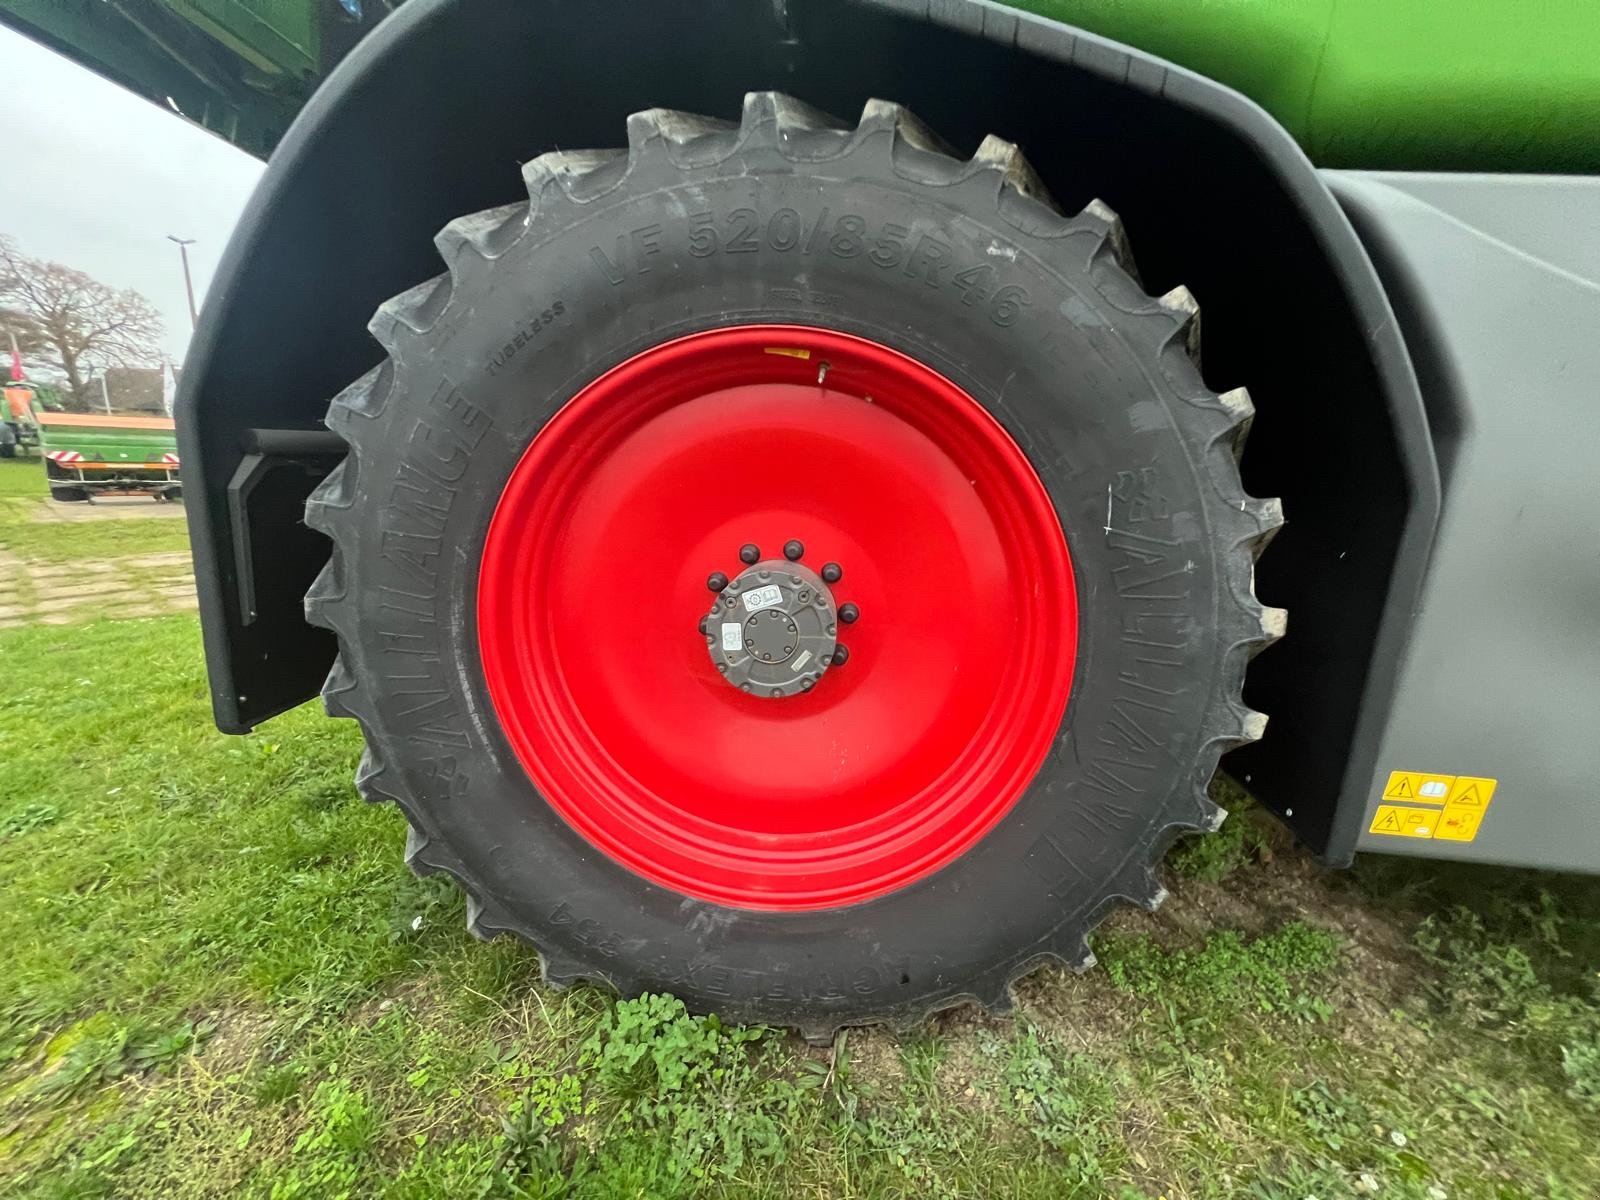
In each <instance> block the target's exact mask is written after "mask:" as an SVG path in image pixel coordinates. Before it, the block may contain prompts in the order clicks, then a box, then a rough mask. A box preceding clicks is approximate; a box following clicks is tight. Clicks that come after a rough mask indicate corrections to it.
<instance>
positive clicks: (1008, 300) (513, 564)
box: [306, 93, 1283, 1039]
mask: <svg viewBox="0 0 1600 1200" xmlns="http://www.w3.org/2000/svg"><path fill="white" fill-rule="evenodd" d="M524 176H525V178H526V181H527V185H528V193H529V200H528V201H527V202H526V203H518V204H514V205H511V206H509V207H506V208H503V209H497V210H494V211H491V212H484V213H479V214H476V215H474V216H468V217H463V218H461V219H459V220H456V221H453V222H452V223H451V224H450V225H448V226H446V228H445V229H444V231H443V232H442V233H440V235H439V236H438V238H437V239H436V241H437V244H438V247H439V251H440V253H441V255H442V256H443V258H444V261H445V263H446V265H447V266H448V268H449V271H448V273H447V274H445V275H441V276H439V277H438V278H437V279H434V280H432V281H430V282H428V283H424V284H421V285H420V286H418V287H416V288H413V289H412V290H411V291H409V292H406V293H404V294H402V295H400V296H397V297H395V298H394V299H393V300H391V301H389V302H388V303H386V304H384V305H383V306H382V307H381V308H380V309H379V310H378V313H377V315H376V316H375V317H374V318H373V321H372V323H371V330H372V332H373V334H374V336H375V337H376V338H377V340H378V341H379V342H380V343H381V344H382V346H383V348H384V349H385V351H386V352H387V358H386V359H385V361H384V362H383V363H382V365H381V366H379V367H378V368H377V369H376V370H374V371H372V372H371V373H370V374H368V375H367V376H365V377H364V378H362V379H360V380H358V381H357V382H356V383H354V384H353V385H351V386H350V387H349V388H348V389H347V390H345V391H344V392H343V393H341V394H340V395H339V396H338V397H337V398H336V399H335V400H334V401H333V404H332V407H331V409H330V411H329V414H328V424H329V426H330V427H331V428H333V429H334V430H336V431H337V432H338V433H339V434H340V435H341V436H342V437H343V438H344V439H345V440H346V441H347V442H348V443H349V445H350V453H349V456H348V458H347V459H346V460H345V462H344V463H343V464H342V465H341V466H340V467H339V468H338V469H337V470H336V471H335V472H334V473H333V474H332V475H330V476H329V477H328V479H327V480H326V481H325V482H324V483H323V484H322V485H321V486H320V487H319V488H318V490H317V491H316V493H315V495H314V496H313V497H312V498H311V501H310V503H309V505H308V508H307V518H306V519H307V521H308V522H309V523H310V524H311V525H312V526H314V527H315V528H317V529H319V530H321V531H323V532H324V533H326V534H327V535H328V536H329V537H330V538H331V539H332V541H333V556H332V560H331V561H330V563H329V564H328V567H327V569H326V570H325V571H324V572H323V574H322V576H321V577H320V578H319V579H318V581H317V583H316V584H315V585H314V587H313V588H312V590H311V592H310V594H309V595H308V597H307V600H306V611H307V614H308V616H309V618H310V619H311V620H312V621H314V622H315V623H317V624H319V625H324V626H326V627H328V628H330V629H332V630H333V631H334V632H335V633H336V634H337V635H338V642H339V657H338V661H337V663H336V665H335V666H334V669H333V671H332V673H331V675H330V676H329V679H328V684H327V687H326V689H325V692H324V699H325V702H326V705H327V708H328V711H329V712H330V713H331V714H333V715H336V716H348V717H354V718H356V719H357V720H358V721H359V722H360V723H361V726H362V729H363V731H364V733H365V735H366V742H367V752H366V755H365V757H364V759H363V761H362V765H361V767H360V771H359V774H358V776H357V783H358V785H359V787H360V789H361V791H362V793H363V794H364V795H365V796H366V797H367V798H368V799H371V800H392V801H393V802H395V803H396V804H398V805H399V806H400V807H401V809H402V810H404V812H405V814H406V817H407V818H408V820H409V821H410V825H411V834H410V837H409V840H408V845H407V848H406V860H407V861H408V862H409V863H410V865H411V866H412V868H413V869H414V870H416V871H418V872H420V873H423V874H430V873H433V872H438V871H443V872H445V873H447V874H448V875H450V876H453V877H454V878H455V879H456V880H457V881H458V882H459V883H460V885H461V886H462V887H463V888H464V889H465V891H466V893H467V896H468V908H467V912H468V916H467V920H468V924H469V926H470V928H471V930H472V931H473V932H474V933H475V934H477V935H478V936H480V937H492V936H495V935H498V934H502V933H509V934H512V935H515V936H517V937H519V938H521V939H523V940H524V941H525V942H527V943H529V944H531V945H532V946H534V947H536V948H537V949H538V951H539V953H540V955H541V958H542V962H543V970H544V975H545V978H546V980H547V981H548V982H549V983H551V984H555V985H564V984H568V983H571V982H573V981H575V980H578V979H591V980H596V981H601V982H603V983H605V984H608V985H610V986H611V987H613V988H615V989H617V990H618V991H621V992H624V993H638V992H641V991H646V990H651V991H655V990H662V991H671V992H674V993H676V994H677V995H679V996H680V997H682V998H683V999H684V1000H685V1002H686V1003H688V1004H689V1005H690V1006H691V1007H692V1008H695V1009H698V1010H702V1011H703V1010H715V1011H717V1012H719V1013H721V1014H722V1015H724V1016H725V1017H728V1018H730V1019H734V1020H741V1021H763V1022H769V1023H774V1024H782V1025H791V1026H796V1027H798V1028H799V1029H800V1030H801V1031H802V1032H803V1033H805V1034H806V1036H808V1037H810V1038H813V1039H821V1038H826V1037H828V1036H829V1035H830V1034H831V1033H832V1032H833V1031H834V1030H835V1029H836V1028H837V1027H839V1026H840V1025H843V1024H853V1023H862V1022H867V1021H877V1020H884V1021H888V1022H891V1023H893V1024H896V1025H899V1026H904V1025H908V1024H912V1023H915V1022H917V1021H920V1020H921V1019H922V1018H923V1017H924V1016H925V1015H926V1014H927V1013H929V1012H931V1011H934V1010H937V1009H940V1008H943V1007H946V1006H949V1005H951V1004H954V1003H958V1002H961V1001H963V1000H967V999H975V1000H977V1001H980V1002H982V1003H983V1004H985V1005H987V1006H988V1007H989V1008H991V1009H1002V1008H1004V1007H1006V1006H1007V1005H1008V1003H1009V999H1008V992H1009V985H1010V984H1011V983H1012V982H1013V981H1014V980H1015V979H1016V978H1017V977H1018V976H1019V975H1020V974H1022V973H1023V972H1026V971H1028V970H1030V969H1031V968H1033V967H1035V966H1037V965H1039V964H1041V963H1043V962H1046V961H1058V962H1064V963H1066V964H1068V965H1071V966H1073V967H1079V968H1081V967H1084V966H1086V965H1087V964H1088V963H1089V962H1091V961H1092V956H1091V955H1090V953H1089V950H1088V946H1087V943H1086V941H1085V935H1086V934H1087V933H1088V932H1089V931H1090V930H1091V929H1092V928H1093V927H1094V925H1095V924H1096V922H1098V921H1099V920H1100V918H1101V916H1102V915H1103V914H1104V913H1105V912H1106V910H1107V909H1108V908H1109V907H1110V906H1111V905H1113V904H1114V903H1115V902H1116V901H1118V900H1126V901H1131V902H1133V903H1135V904H1140V905H1144V906H1146V907H1151V908H1153V907H1154V906H1155V905H1156V904H1158V903H1159V902H1160V899H1161V897H1162V890H1161V888H1160V886H1159V884H1158V882H1157V879H1156V875H1155V867H1156V866H1157V864H1158V862H1159V860H1160V857H1161V855H1162V853H1163V852H1164V851H1165V850H1166V849H1167V847H1168V846H1169V845H1170V844H1171V843H1172V841H1173V840H1174V839H1175V838H1176V837H1178V836H1179V835H1181V834H1184V833H1187V832H1190V831H1201V830H1207V829H1210V828H1214V827H1215V826H1216V825H1217V824H1218V822H1219V821H1220V818H1221V814H1220V813H1219V811H1218V809H1217V808H1216V807H1215V806H1214V805H1213V804H1212V803H1211V801H1210V800H1208V799H1207V795H1206V786H1207V782H1208V780H1209V779H1210V778H1211V775H1212V773H1213V771H1214V769H1215V767H1216V765H1217V759H1218V756H1219V755H1220V754H1221V753H1222V752H1223V751H1224V750H1226V749H1228V748H1229V747H1232V746H1237V745H1240V744H1241V743H1244V742H1248V741H1250V740H1252V739H1255V738H1258V737H1259V736H1260V735H1261V733H1262V730H1263V728H1264V726H1265V718H1264V717H1263V716H1261V715H1259V714H1257V713H1253V712H1251V711H1249V710H1248V709H1246V708H1245V706H1244V705H1243V703H1242V701H1241V699H1240V688H1241V685H1242V681H1243V678H1244V672H1245V664H1246V660H1247V659H1248V658H1249V657H1250V655H1251V654H1252V653H1253V652H1254V651H1255V650H1257V649H1259V648H1260V647H1262V646H1264V645H1266V644H1267V643H1269V642H1271V641H1272V640H1274V639H1275V638H1276V637H1278V636H1279V635H1280V633H1281V632H1282V629H1283V614H1282V613H1281V612H1279V611H1277V610H1273V609H1263V608H1262V606H1261V605H1260V604H1259V603H1258V602H1257V600H1256V598H1255V596H1254V594H1253V591H1252V574H1253V561H1254V557H1255V555H1256V554H1257V552H1258V551H1259V550H1260V548H1261V547H1262V545H1263V544H1264V543H1265V542H1266V540H1267V539H1268V538H1269V537H1270V535H1271V534H1272V532H1273V531H1274V530H1275V529H1276V528H1277V527H1278V525H1279V524H1280V523H1281V515H1280V508H1279V505H1278V504H1277V502H1275V501H1270V500H1256V499H1252V498H1250V497H1248V496H1246V495H1245V494H1244V492H1243V490H1242V488H1241V485H1240V479H1239V474H1238V470H1237V466H1236V456H1237V452H1238V449H1239V445H1240V441H1241V439H1242V437H1243V435H1244V431H1245V427H1246V425H1247V424H1248V422H1249V419H1250V415H1251V407H1250V403H1249V401H1248V398H1247V397H1246V396H1245V394H1244V392H1243V391H1242V390H1235V391H1231V392H1227V393H1224V394H1222V395H1220V396H1219V395H1217V394H1215V393H1214V392H1212V391H1210V390H1209V389H1208V388H1207V387H1206V385H1205V384H1204V383H1203V382H1202V380H1201V377H1200V373H1199V370H1198V369H1197V365H1196V355H1197V353H1198V332H1199V327H1198V316H1197V310H1196V306H1195V302H1194V300H1193V299H1192V297H1191V296H1190V295H1189V293H1188V292H1187V291H1185V290H1184V289H1182V288H1179V289H1177V290H1175V291H1173V292H1171V293H1169V294H1167V295H1166V296H1163V297H1161V298H1160V299H1152V298H1150V297H1149V296H1147V295H1146V294H1145V293H1144V291H1143V290H1142V289H1141V288H1140V286H1139V285H1138V283H1137V282H1136V281H1135V278H1134V275H1133V268H1132V265H1131V263H1130V261H1129V259H1128V256H1127V253H1128V252H1127V247H1126V244H1125V242H1124V238H1123V233H1122V230H1121V228H1120V226H1119V224H1118V222H1117V219H1116V217H1115V216H1114V215H1113V214H1112V213H1111V212H1110V210H1109V209H1107V208H1106V207H1105V206H1103V205H1101V204H1099V203H1093V204H1091V205H1090V206H1089V207H1088V208H1087V209H1085V210H1084V211H1083V212H1081V213H1079V214H1077V215H1076V216H1070V217H1069V216H1063V215H1062V214H1061V213H1060V212H1059V211H1058V210H1057V209H1056V208H1055V207H1054V205H1053V204H1052V202H1051V200H1050V198H1049V196H1048V195H1046V194H1045V192H1044V190H1043V188H1042V187H1041V185H1040V183H1039V181H1038V180H1037V179H1036V178H1035V176H1034V174H1033V173H1032V171H1031V170H1030V169H1029V167H1028V165H1027V163H1026V162H1025V161H1024V160H1023V158H1022V156H1021V154H1020V153H1019V152H1018V151H1017V149H1016V148H1015V147H1014V146H1011V145H1009V144H1007V143H1005V142H1002V141H999V140H998V139H994V138H990V139H988V140H986V141H985V142H984V143H983V145H982V146H980V147H979V148H978V150H977V153H976V154H975V155H974V156H973V157H972V158H971V159H968V160H966V161H963V160H961V159H959V158H957V157H955V156H953V155H952V154H951V152H950V151H949V150H948V149H947V148H946V147H945V146H944V145H943V144H942V143H941V142H940V141H939V140H938V139H937V138H936V137H935V136H934V135H933V134H931V133H930V132H929V131H928V130H927V129H925V128H924V127H923V126H922V125H920V124H919V123H918V122H917V121H916V119H915V118H914V117H912V116H911V115H909V114H908V113H906V112H905V111H903V110H902V109H900V108H899V107H897V106H896V105H893V104H888V103H883V102H880V101H873V102H871V103H869V104H868V105H867V107H866V110H865V112H864V114H863V115H862V118H861V121H860V123H859V124H858V125H856V126H855V127H853V128H851V127H848V126H845V125H842V124H841V123H839V122H838V121H836V120H834V119H833V118H831V117H828V116H826V115H824V114H822V113H819V112H816V111H814V110H812V109H810V108H808V107H806V106H804V105H802V104H800V103H798V102H796V101H794V100H791V99H789V98H787V97H784V96H781V95H775V94H770V93H763V94H753V95H751V96H749V97H748V98H747V100H746V103H745V108H744V115H743V120H742V121H741V122H740V123H739V124H737V125H731V124H727V123H725V122H720V121H714V120H708V119H705V118H702V117H697V116H691V115H687V114H683V113H677V112H667V111H660V110H655V111H650V112H643V113H639V114H637V115H635V116H633V117H632V118H630V119H629V122H628V147H627V149H626V150H621V149H619V150H599V151H581V152H571V151H563V152H557V153H552V154H547V155H545V156H543V157H541V158H539V159H536V160H535V161H533V162H532V163H529V164H528V165H527V167H526V168H525V169H524Z"/></svg>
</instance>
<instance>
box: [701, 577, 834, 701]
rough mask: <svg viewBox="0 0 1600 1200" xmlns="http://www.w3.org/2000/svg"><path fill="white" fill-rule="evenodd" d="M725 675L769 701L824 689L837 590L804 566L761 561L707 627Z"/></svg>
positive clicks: (724, 598)
mask: <svg viewBox="0 0 1600 1200" xmlns="http://www.w3.org/2000/svg"><path fill="white" fill-rule="evenodd" d="M704 625H705V630H706V635H705V636H706V649H707V650H709V651H710V652H711V663H712V665H713V666H714V667H716V669H717V671H718V673H719V674H721V676H722V677H723V678H724V679H726V680H727V681H728V682H729V683H731V684H733V685H734V686H735V687H737V688H738V689H740V690H741V691H745V692H749V693H750V694H751V695H752V696H761V697H765V698H766V699H769V700H781V699H783V698H784V697H785V696H797V695H799V694H800V693H801V692H809V691H810V690H811V689H812V688H813V687H815V686H816V683H817V680H818V679H820V678H821V677H822V673H823V672H824V671H826V670H827V669H828V667H829V666H831V665H832V663H833V651H834V646H835V641H834V637H835V634H836V633H837V632H838V624H837V616H836V613H835V606H834V603H833V593H832V592H830V591H829V590H828V585H827V584H826V583H824V582H823V581H822V577H821V576H820V575H817V574H815V573H814V572H812V571H811V570H810V569H809V568H807V567H803V566H801V565H800V564H799V563H797V562H758V563H757V564H756V565H755V566H753V567H751V568H750V569H749V570H746V571H743V572H741V573H740V575H739V577H738V578H737V579H735V580H734V581H733V582H732V583H730V584H728V586H727V587H726V588H724V589H723V590H722V591H721V592H720V593H719V596H718V599H717V602H716V603H715V604H713V605H712V607H711V612H710V613H709V614H708V615H707V617H706V620H705V622H704Z"/></svg>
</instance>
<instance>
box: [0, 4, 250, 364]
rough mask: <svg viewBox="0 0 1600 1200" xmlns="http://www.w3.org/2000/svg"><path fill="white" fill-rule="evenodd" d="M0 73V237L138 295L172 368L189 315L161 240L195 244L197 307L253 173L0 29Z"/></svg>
mask: <svg viewBox="0 0 1600 1200" xmlns="http://www.w3.org/2000/svg"><path fill="white" fill-rule="evenodd" d="M0 62H3V63H5V84H4V87H5V101H4V104H3V105H0V161H3V162H4V164H5V178H4V180H3V181H0V233H9V234H11V235H12V236H13V237H14V238H16V239H17V242H18V244H19V245H20V247H21V249H22V252H23V253H24V254H27V255H29V256H31V257H33V258H45V259H52V260H54V261H56V262H61V263H65V264H66V265H67V266H69V267H76V268H78V269H79V270H80V271H87V272H88V273H89V274H90V275H93V276H94V277H96V278H97V279H100V280H103V281H104V282H106V283H109V284H112V285H114V286H116V287H134V288H138V289H139V291H141V292H143V293H144V294H145V295H146V296H147V297H148V298H149V299H150V301H151V303H153V304H154V305H155V306H156V308H158V309H159V310H160V311H161V316H162V318H163V320H164V321H165V323H166V330H167V333H166V339H165V341H164V342H163V344H162V347H161V348H162V349H163V350H164V351H165V352H166V353H167V354H168V355H170V356H171V357H172V358H173V359H174V360H175V361H177V362H180V363H181V362H182V361H183V353H184V349H185V348H186V347H187V346H188V344H189V309H188V302H187V301H186V300H185V299H184V294H183V267H182V264H181V263H180V262H179V260H178V248H177V247H176V246H174V245H173V244H172V243H171V242H169V241H167V234H169V233H170V234H174V235H176V236H178V237H187V238H194V239H195V244H194V245H193V246H190V247H189V265H190V269H191V270H192V271H193V273H194V287H195V300H196V302H197V303H199V302H202V301H203V299H204V292H205V288H206V285H207V284H209V283H210V282H211V273H212V271H213V270H215V269H216V265H217V260H218V259H219V258H220V257H221V256H222V251H223V248H224V246H225V245H226V244H227V240H228V234H229V233H230V232H231V231H232V229H233V225H234V222H235V221H237V220H238V218H239V212H240V210H241V209H242V208H243V207H244V202H245V200H246V199H247V198H248V197H249V195H250V189H251V188H252V187H253V186H255V181H256V179H257V177H259V176H260V174H261V170H262V164H261V162H259V161H258V160H257V159H254V158H251V157H250V156H249V155H248V154H245V153H244V152H243V151H242V150H236V149H234V148H233V147H232V146H230V145H229V144H228V143H227V142H224V141H223V140H222V139H220V138H218V137H214V136H213V135H211V134H209V133H207V132H205V131H204V130H203V129H200V128H198V127H197V126H195V125H191V124H190V123H189V122H188V121H185V120H184V119H183V118H181V117H179V116H177V115H176V114H175V113H172V112H170V111H168V110H166V109H162V108H158V107H157V106H156V105H154V104H151V103H150V102H149V101H147V100H144V99H142V98H141V97H139V96H135V95H134V94H133V93H132V92H128V91H124V90H123V89H122V88H120V87H118V86H117V85H116V84H114V83H111V82H109V81H108V80H105V79H102V78H101V77H100V76H99V75H96V74H95V73H94V72H92V71H90V70H88V69H87V68H85V67H80V66H78V65H77V64H76V63H74V62H72V61H71V60H70V59H66V58H62V57H61V56H60V55H58V54H55V53H54V52H52V51H50V50H46V49H45V48H44V47H43V46H40V45H39V44H38V43H36V42H32V41H29V40H28V39H27V38H25V37H23V36H22V35H21V34H19V33H16V32H15V31H13V30H11V29H7V28H5V27H4V26H0Z"/></svg>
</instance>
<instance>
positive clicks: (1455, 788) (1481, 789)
mask: <svg viewBox="0 0 1600 1200" xmlns="http://www.w3.org/2000/svg"><path fill="white" fill-rule="evenodd" d="M1496 782H1497V781H1496V780H1493V779H1478V778H1475V777H1473V776H1471V775H1457V776H1456V777H1455V779H1454V780H1452V781H1451V784H1450V797H1449V799H1448V800H1446V801H1445V807H1446V808H1476V809H1478V810H1479V811H1480V812H1481V811H1482V810H1483V809H1486V808H1488V807H1489V801H1490V800H1492V799H1494V789H1495V784H1496Z"/></svg>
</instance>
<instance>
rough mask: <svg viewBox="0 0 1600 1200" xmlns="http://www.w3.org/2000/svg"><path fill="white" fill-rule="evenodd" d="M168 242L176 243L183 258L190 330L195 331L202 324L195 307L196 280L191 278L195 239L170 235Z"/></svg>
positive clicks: (168, 235)
mask: <svg viewBox="0 0 1600 1200" xmlns="http://www.w3.org/2000/svg"><path fill="white" fill-rule="evenodd" d="M167 241H169V242H176V243H177V246H178V253H179V254H181V255H182V256H183V286H184V290H185V291H187V292H188V293H189V328H190V329H193V328H194V327H195V326H196V325H198V324H199V323H200V316H199V314H198V313H196V312H195V307H194V280H192V279H190V278H189V247H190V246H192V245H194V239H193V238H181V237H177V236H175V235H173V234H170V233H169V234H167Z"/></svg>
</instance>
